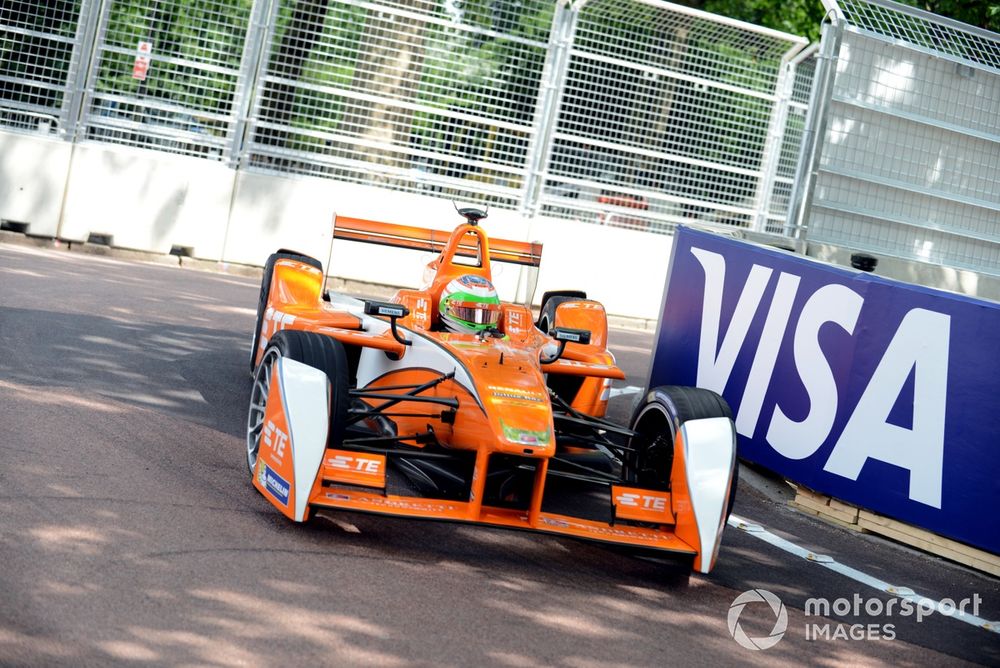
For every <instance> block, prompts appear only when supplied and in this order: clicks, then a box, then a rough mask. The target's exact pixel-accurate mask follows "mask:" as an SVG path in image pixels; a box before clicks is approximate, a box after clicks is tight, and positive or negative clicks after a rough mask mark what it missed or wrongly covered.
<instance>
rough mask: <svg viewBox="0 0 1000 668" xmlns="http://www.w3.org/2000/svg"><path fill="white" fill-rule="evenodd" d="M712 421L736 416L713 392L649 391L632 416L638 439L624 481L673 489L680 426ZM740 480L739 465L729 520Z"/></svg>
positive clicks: (694, 389) (728, 508) (667, 387)
mask: <svg viewBox="0 0 1000 668" xmlns="http://www.w3.org/2000/svg"><path fill="white" fill-rule="evenodd" d="M713 417H725V418H729V419H730V420H732V419H733V412H732V410H731V409H730V408H729V404H728V403H726V400H725V399H723V398H722V397H720V396H719V395H718V394H716V393H715V392H712V391H711V390H705V389H701V388H697V387H680V386H676V385H663V386H660V387H655V388H653V389H652V390H650V391H649V392H648V393H647V394H646V397H645V399H644V400H643V401H642V402H641V403H640V404H639V405H638V406H637V407H636V409H635V412H634V413H633V415H632V421H631V423H630V426H631V429H632V431H634V432H637V435H636V436H634V437H633V438H632V439H631V440H630V442H629V447H631V448H633V451H632V452H630V453H629V455H630V456H629V457H628V458H627V459H626V462H625V465H626V466H625V471H624V472H623V473H624V477H625V479H626V480H627V481H628V482H630V483H632V484H635V485H638V486H640V487H646V488H649V489H657V490H664V491H666V490H668V489H670V472H671V469H672V468H673V462H674V441H675V440H676V438H677V432H678V431H679V430H680V428H681V425H682V424H684V423H685V422H687V421H688V420H700V419H702V418H713ZM738 476H739V463H738V462H737V465H736V467H735V468H734V469H733V481H732V484H731V486H730V489H729V500H728V502H727V505H726V519H729V514H730V513H731V512H732V510H733V502H734V501H735V499H736V483H737V479H738Z"/></svg>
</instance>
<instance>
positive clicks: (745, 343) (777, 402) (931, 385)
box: [649, 227, 1000, 554]
mask: <svg viewBox="0 0 1000 668" xmlns="http://www.w3.org/2000/svg"><path fill="white" fill-rule="evenodd" d="M998 328H1000V304H997V303H995V302H987V301H982V300H977V299H973V298H969V297H965V296H961V295H956V294H950V293H945V292H941V291H937V290H932V289H928V288H923V287H919V286H914V285H909V284H904V283H900V282H896V281H892V280H888V279H885V278H882V277H879V276H876V275H872V274H869V273H864V272H860V271H853V270H849V269H843V268H839V267H834V266H830V265H826V264H823V263H820V262H817V261H814V260H810V259H807V258H803V257H801V256H795V255H790V254H787V253H784V252H781V251H776V250H773V249H769V248H764V247H759V246H755V245H752V244H748V243H745V242H742V241H737V240H734V239H730V238H726V237H723V236H721V235H716V234H711V233H707V232H700V231H694V230H691V229H689V228H685V227H682V228H679V230H678V232H677V234H676V236H675V242H674V246H673V255H672V258H671V266H670V271H669V274H668V280H667V287H666V293H665V297H664V302H663V307H662V318H661V321H660V328H659V331H658V334H657V345H656V351H655V354H654V360H653V365H652V370H651V377H650V384H649V386H650V387H653V386H657V385H664V384H671V385H696V386H698V387H703V388H708V389H712V390H715V391H716V392H718V393H720V394H722V395H723V397H724V398H725V399H726V400H727V401H728V402H729V404H730V405H731V406H732V408H733V413H734V418H735V423H736V429H737V432H738V434H739V455H740V456H741V457H742V458H744V459H745V460H748V461H751V462H755V463H757V464H760V465H762V466H764V467H766V468H768V469H770V470H772V471H775V472H777V473H779V474H781V475H782V476H784V477H786V478H788V479H789V480H792V481H796V482H798V483H800V484H802V485H805V486H807V487H809V488H812V489H814V490H816V491H817V492H820V493H822V494H828V495H830V496H832V497H836V498H837V499H843V500H844V501H847V502H849V503H853V504H856V505H858V506H860V507H861V508H865V509H869V510H871V511H874V512H876V513H881V514H882V515H884V516H887V517H890V518H896V519H898V520H900V521H902V522H906V523H909V524H912V525H916V526H917V527H922V528H925V529H927V530H929V531H932V532H934V533H937V534H941V535H944V536H948V537H950V538H954V539H956V540H958V541H961V542H963V543H967V544H969V545H973V546H976V547H979V548H982V549H983V550H986V551H987V552H990V553H993V554H997V553H998V552H1000V517H998V516H997V514H996V513H995V512H993V509H995V508H997V507H998V506H1000V485H998V484H997V476H998V474H1000V450H998V449H997V447H996V445H997V434H998V433H1000V417H998V413H997V410H996V397H997V396H1000V353H998V349H997V347H996V345H994V344H993V343H991V340H992V333H993V332H996V331H997V330H998Z"/></svg>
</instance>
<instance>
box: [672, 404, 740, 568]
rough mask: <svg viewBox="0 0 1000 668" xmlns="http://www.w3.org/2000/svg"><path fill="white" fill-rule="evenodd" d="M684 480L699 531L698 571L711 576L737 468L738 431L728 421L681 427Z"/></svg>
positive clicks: (719, 419) (705, 421)
mask: <svg viewBox="0 0 1000 668" xmlns="http://www.w3.org/2000/svg"><path fill="white" fill-rule="evenodd" d="M680 440H681V446H682V447H683V457H684V470H683V473H684V477H685V481H686V486H687V492H688V497H689V498H690V501H691V514H692V516H693V520H694V523H695V526H696V527H697V537H698V543H699V544H698V545H697V546H694V547H696V548H697V549H698V570H699V571H700V572H702V573H708V572H709V571H711V570H712V567H713V566H714V565H715V559H716V557H717V556H718V553H719V542H720V541H721V540H722V531H723V529H724V528H725V523H726V505H727V503H728V502H729V492H730V486H731V485H732V481H733V467H734V466H735V464H736V430H735V428H734V426H733V421H732V420H730V419H729V418H726V417H715V418H702V419H698V420H688V421H687V422H685V423H684V424H682V425H681V439H680Z"/></svg>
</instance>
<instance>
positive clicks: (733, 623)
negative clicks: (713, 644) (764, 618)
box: [726, 589, 788, 650]
mask: <svg viewBox="0 0 1000 668" xmlns="http://www.w3.org/2000/svg"><path fill="white" fill-rule="evenodd" d="M749 603H766V604H767V605H768V606H769V607H770V608H771V612H772V613H773V614H774V627H773V628H772V629H771V632H770V633H769V634H768V635H766V636H763V637H760V638H751V637H750V636H748V635H747V633H746V631H744V630H743V627H742V626H740V616H741V615H742V614H743V610H744V609H745V608H746V607H747V604H749ZM755 607H758V608H759V607H760V606H755ZM726 621H727V622H728V623H729V633H730V635H732V636H733V640H735V641H736V642H737V643H739V644H740V646H741V647H745V648H747V649H752V650H758V649H769V648H771V647H774V646H775V645H777V644H778V641H779V640H781V638H782V637H783V636H784V635H785V629H787V628H788V611H787V610H785V604H784V603H782V602H781V599H780V598H778V597H777V596H775V595H774V594H772V593H771V592H769V591H767V590H766V589H750V590H748V591H745V592H743V593H742V594H740V595H739V596H737V597H736V599H735V600H734V601H733V604H732V605H731V606H729V615H728V617H727V618H726Z"/></svg>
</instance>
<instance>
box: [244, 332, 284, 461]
mask: <svg viewBox="0 0 1000 668" xmlns="http://www.w3.org/2000/svg"><path fill="white" fill-rule="evenodd" d="M278 357H280V355H279V354H278V350H277V349H276V348H268V349H267V351H266V352H265V353H264V358H263V359H261V361H260V366H258V367H257V372H256V373H255V374H254V376H253V389H252V390H251V391H250V411H249V413H248V415H247V466H248V467H249V469H250V473H251V475H252V474H253V470H254V467H255V466H256V465H257V453H258V452H260V436H261V432H263V430H264V414H265V413H266V412H267V395H268V394H269V393H270V391H271V378H272V376H273V370H274V363H275V362H277V361H278Z"/></svg>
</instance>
